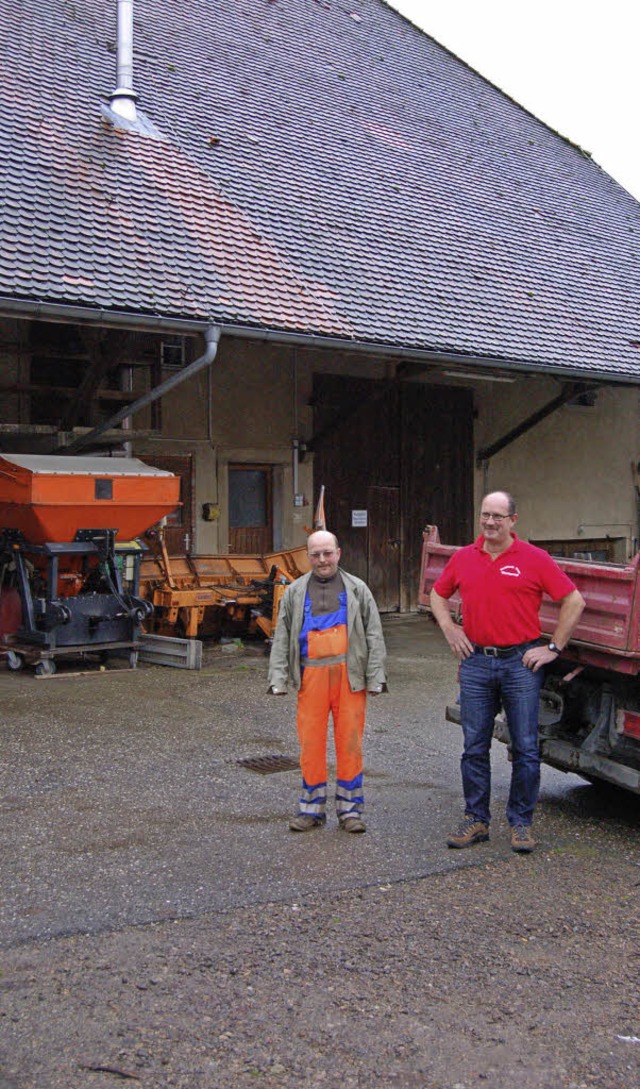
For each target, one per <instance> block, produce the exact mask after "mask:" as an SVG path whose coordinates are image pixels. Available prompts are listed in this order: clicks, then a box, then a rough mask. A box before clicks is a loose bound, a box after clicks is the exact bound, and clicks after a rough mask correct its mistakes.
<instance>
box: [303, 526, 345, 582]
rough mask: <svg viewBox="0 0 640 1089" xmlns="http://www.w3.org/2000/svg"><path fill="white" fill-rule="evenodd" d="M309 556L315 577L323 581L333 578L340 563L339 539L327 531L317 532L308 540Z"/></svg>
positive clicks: (320, 530)
mask: <svg viewBox="0 0 640 1089" xmlns="http://www.w3.org/2000/svg"><path fill="white" fill-rule="evenodd" d="M307 555H308V556H309V563H310V564H311V570H312V571H313V573H314V574H315V575H317V576H318V577H319V578H323V579H329V578H332V577H333V575H335V573H336V571H337V570H338V564H339V562H340V555H341V553H340V548H339V547H338V538H337V537H336V536H335V534H333V533H329V531H328V530H326V529H319V530H317V531H316V532H315V533H312V534H311V536H310V537H309V538H308V539H307Z"/></svg>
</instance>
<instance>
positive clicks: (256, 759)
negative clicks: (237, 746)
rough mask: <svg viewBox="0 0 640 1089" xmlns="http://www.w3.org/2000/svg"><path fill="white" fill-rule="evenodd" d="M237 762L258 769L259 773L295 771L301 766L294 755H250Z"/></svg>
mask: <svg viewBox="0 0 640 1089" xmlns="http://www.w3.org/2000/svg"><path fill="white" fill-rule="evenodd" d="M236 764H239V765H240V767H241V768H247V769H248V770H249V771H257V772H258V775H273V773H274V772H276V771H293V770H294V769H295V768H299V767H300V762H299V761H298V760H295V759H294V758H293V757H292V756H248V757H246V759H245V760H236Z"/></svg>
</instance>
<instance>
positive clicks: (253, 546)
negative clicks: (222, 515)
mask: <svg viewBox="0 0 640 1089" xmlns="http://www.w3.org/2000/svg"><path fill="white" fill-rule="evenodd" d="M272 550H273V470H272V466H271V465H230V466H229V551H230V552H235V553H251V554H258V555H262V554H263V553H265V552H271V551H272Z"/></svg>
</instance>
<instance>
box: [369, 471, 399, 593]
mask: <svg viewBox="0 0 640 1089" xmlns="http://www.w3.org/2000/svg"><path fill="white" fill-rule="evenodd" d="M367 528H368V535H367V567H368V577H367V582H368V584H369V588H370V590H371V592H372V594H373V596H374V597H375V599H376V602H377V605H378V609H379V610H380V612H381V613H397V612H400V557H401V548H400V544H401V542H400V489H399V488H379V487H372V488H369V502H368V527H367Z"/></svg>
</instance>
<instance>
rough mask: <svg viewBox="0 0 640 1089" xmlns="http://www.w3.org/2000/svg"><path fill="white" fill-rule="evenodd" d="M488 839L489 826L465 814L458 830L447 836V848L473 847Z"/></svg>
mask: <svg viewBox="0 0 640 1089" xmlns="http://www.w3.org/2000/svg"><path fill="white" fill-rule="evenodd" d="M488 839H489V825H488V824H484V823H483V821H478V820H476V818H475V817H472V816H471V814H470V813H465V816H464V820H463V821H462V823H461V824H460V827H459V828H458V830H457V831H456V832H454V833H453V835H452V836H449V838H448V840H447V847H473V845H474V844H475V843H484V842H485V841H486V840H488Z"/></svg>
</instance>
